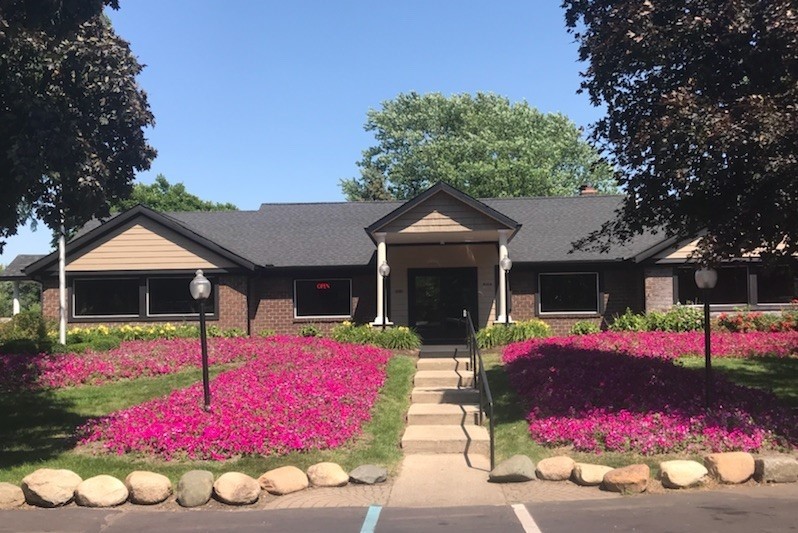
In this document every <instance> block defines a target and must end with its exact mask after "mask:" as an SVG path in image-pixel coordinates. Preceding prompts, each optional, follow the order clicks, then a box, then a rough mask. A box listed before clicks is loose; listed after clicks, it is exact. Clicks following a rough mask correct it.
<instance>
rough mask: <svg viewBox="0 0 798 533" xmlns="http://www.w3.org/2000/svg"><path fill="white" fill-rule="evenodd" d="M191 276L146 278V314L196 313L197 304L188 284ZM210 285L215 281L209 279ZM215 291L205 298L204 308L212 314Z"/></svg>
mask: <svg viewBox="0 0 798 533" xmlns="http://www.w3.org/2000/svg"><path fill="white" fill-rule="evenodd" d="M192 279H193V277H183V278H149V279H147V316H174V315H197V314H199V304H198V303H197V301H196V300H194V298H192V297H191V292H189V289H188V286H189V283H191V280H192ZM209 279H210V278H209ZM210 282H211V287H215V286H216V282H215V280H213V279H210ZM215 295H216V291H215V290H211V295H210V297H209V298H208V299H207V300H205V310H206V312H208V313H209V314H213V310H214V309H215V308H216V297H215Z"/></svg>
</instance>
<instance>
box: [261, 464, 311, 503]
mask: <svg viewBox="0 0 798 533" xmlns="http://www.w3.org/2000/svg"><path fill="white" fill-rule="evenodd" d="M258 482H259V483H260V486H261V487H262V488H263V490H265V491H267V492H268V493H269V494H276V495H278V496H282V495H283V494H291V493H292V492H297V491H299V490H304V489H306V488H308V485H309V484H310V481H309V480H308V476H307V475H306V474H305V473H304V472H303V471H302V470H300V469H299V468H297V467H295V466H281V467H280V468H275V469H274V470H269V471H268V472H266V473H265V474H263V475H262V476H260V477H259V478H258Z"/></svg>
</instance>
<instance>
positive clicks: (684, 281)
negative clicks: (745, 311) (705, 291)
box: [677, 266, 748, 305]
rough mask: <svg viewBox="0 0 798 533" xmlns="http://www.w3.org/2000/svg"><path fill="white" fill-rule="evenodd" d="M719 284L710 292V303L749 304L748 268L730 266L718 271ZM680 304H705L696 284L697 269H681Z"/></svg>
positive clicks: (679, 273)
mask: <svg viewBox="0 0 798 533" xmlns="http://www.w3.org/2000/svg"><path fill="white" fill-rule="evenodd" d="M716 270H717V272H718V283H717V284H716V285H715V288H714V289H712V290H711V291H709V303H711V304H720V305H746V304H747V303H748V268H747V267H745V266H729V267H720V268H717V269H716ZM677 276H678V278H679V303H680V304H685V305H688V304H703V303H704V300H703V299H702V298H701V296H702V294H701V293H702V291H701V289H699V288H698V286H697V285H696V283H695V268H680V269H678V272H677Z"/></svg>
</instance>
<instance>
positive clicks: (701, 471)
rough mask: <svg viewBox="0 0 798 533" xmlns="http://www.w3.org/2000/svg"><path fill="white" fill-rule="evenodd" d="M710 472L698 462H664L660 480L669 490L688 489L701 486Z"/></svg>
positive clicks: (660, 466)
mask: <svg viewBox="0 0 798 533" xmlns="http://www.w3.org/2000/svg"><path fill="white" fill-rule="evenodd" d="M708 473H709V471H708V470H707V469H706V467H705V466H704V465H702V464H701V463H698V462H696V461H685V460H676V461H663V462H661V463H660V464H659V478H660V481H662V486H663V487H665V488H668V489H686V488H688V487H694V486H696V485H700V484H701V483H703V482H704V481H705V479H706V476H707V474H708Z"/></svg>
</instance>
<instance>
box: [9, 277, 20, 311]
mask: <svg viewBox="0 0 798 533" xmlns="http://www.w3.org/2000/svg"><path fill="white" fill-rule="evenodd" d="M11 314H12V315H18V314H19V281H15V282H14V294H13V296H12V300H11Z"/></svg>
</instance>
